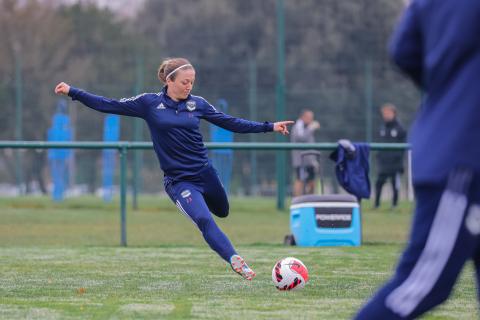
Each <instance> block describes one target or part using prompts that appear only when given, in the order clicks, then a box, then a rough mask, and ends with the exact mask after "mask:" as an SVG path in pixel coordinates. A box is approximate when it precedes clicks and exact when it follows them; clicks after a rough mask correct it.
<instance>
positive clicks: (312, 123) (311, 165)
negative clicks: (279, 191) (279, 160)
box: [290, 109, 320, 197]
mask: <svg viewBox="0 0 480 320" xmlns="http://www.w3.org/2000/svg"><path fill="white" fill-rule="evenodd" d="M318 129H320V123H319V122H318V121H316V120H314V114H313V111H312V110H309V109H305V110H302V112H301V113H300V117H299V119H298V120H297V121H296V122H295V125H294V126H293V127H292V134H291V135H290V140H291V142H293V143H313V142H315V131H316V130H318ZM302 152H304V150H293V151H292V166H293V169H294V171H295V182H294V185H293V195H294V196H295V197H298V196H300V195H302V194H303V193H305V194H312V193H314V192H315V172H316V171H317V170H316V169H317V167H318V166H319V163H318V159H317V156H315V155H305V156H302Z"/></svg>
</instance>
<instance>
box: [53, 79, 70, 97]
mask: <svg viewBox="0 0 480 320" xmlns="http://www.w3.org/2000/svg"><path fill="white" fill-rule="evenodd" d="M69 92H70V86H69V85H68V84H66V83H65V82H60V83H59V84H57V86H56V87H55V93H56V94H63V95H66V96H67V95H68V93H69Z"/></svg>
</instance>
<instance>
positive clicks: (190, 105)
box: [186, 100, 197, 112]
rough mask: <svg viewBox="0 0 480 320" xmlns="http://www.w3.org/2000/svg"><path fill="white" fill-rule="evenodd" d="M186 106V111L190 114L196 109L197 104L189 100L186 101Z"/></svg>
mask: <svg viewBox="0 0 480 320" xmlns="http://www.w3.org/2000/svg"><path fill="white" fill-rule="evenodd" d="M186 106H187V110H188V111H190V112H191V111H193V110H195V109H196V108H197V103H196V102H195V101H193V100H189V101H187V103H186Z"/></svg>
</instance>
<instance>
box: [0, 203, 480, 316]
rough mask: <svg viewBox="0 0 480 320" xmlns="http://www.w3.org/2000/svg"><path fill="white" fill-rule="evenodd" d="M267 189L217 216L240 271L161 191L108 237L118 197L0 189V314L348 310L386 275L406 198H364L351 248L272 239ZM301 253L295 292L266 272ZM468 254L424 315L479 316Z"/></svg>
mask: <svg viewBox="0 0 480 320" xmlns="http://www.w3.org/2000/svg"><path fill="white" fill-rule="evenodd" d="M274 205H275V201H274V199H235V198H234V199H232V209H231V215H230V216H229V217H228V218H227V219H223V220H217V221H218V222H219V224H220V225H221V227H222V229H223V230H224V231H225V232H226V233H227V235H229V236H230V238H231V239H232V242H233V243H234V244H235V245H236V247H237V249H238V251H239V252H240V254H242V255H243V256H244V257H245V258H246V259H247V261H248V262H250V264H251V265H252V267H253V268H254V269H255V270H256V272H257V274H258V276H257V278H256V279H255V280H254V281H252V282H247V281H244V280H243V279H242V278H240V277H239V276H238V275H236V274H234V273H233V272H232V271H231V270H230V269H229V267H227V265H226V264H225V263H224V262H223V261H222V260H221V259H220V258H218V257H217V256H216V255H215V253H213V252H212V251H211V250H210V249H209V248H208V247H207V246H206V244H204V242H203V239H202V238H201V236H200V234H199V232H198V231H197V230H196V229H195V227H194V226H193V224H192V223H191V222H190V221H189V220H188V219H186V218H185V217H184V216H183V215H181V214H180V213H179V212H177V209H176V207H174V205H173V204H171V203H170V202H169V201H168V200H167V199H165V198H161V197H160V198H154V197H142V198H140V209H139V210H136V211H133V210H129V213H128V218H127V219H128V244H129V247H127V248H121V247H119V246H118V244H119V214H118V204H117V203H113V204H104V203H103V202H102V201H100V200H98V199H96V198H78V199H68V200H67V201H65V202H63V203H61V204H54V203H52V202H51V201H50V200H49V199H45V198H15V199H1V200H0V221H1V224H0V318H1V319H231V318H245V319H273V318H275V319H291V318H295V319H349V318H350V317H351V316H352V314H353V313H354V312H355V310H356V309H357V308H358V307H359V306H360V305H361V304H362V303H363V302H364V301H365V299H367V298H368V297H369V296H370V295H371V294H372V292H374V290H375V288H377V287H378V285H380V284H381V283H382V282H383V281H384V280H385V279H387V278H388V276H389V275H390V274H391V272H392V269H393V268H394V266H395V262H396V259H397V257H398V255H399V253H400V252H401V249H402V247H403V245H404V243H405V240H406V238H407V234H408V231H409V223H410V219H411V214H410V211H411V208H410V206H409V205H408V204H407V203H404V204H403V205H402V206H401V208H400V209H399V210H397V212H393V213H392V212H389V211H388V210H380V211H371V210H370V209H369V208H370V206H369V204H368V203H367V204H365V205H364V210H363V211H364V241H365V245H364V246H362V247H360V248H347V247H343V248H298V247H285V246H283V245H282V244H281V243H282V240H283V236H284V235H285V234H287V233H288V231H289V230H288V214H287V213H279V212H277V211H276V210H275V209H274ZM286 256H295V257H297V258H299V259H301V260H302V261H303V262H304V263H305V264H306V265H307V267H308V268H309V271H310V277H311V279H310V281H309V283H308V284H307V286H306V287H305V289H304V290H302V291H299V292H279V291H277V290H276V289H275V288H274V287H273V285H272V282H271V269H272V267H273V264H274V263H275V261H276V260H278V259H279V258H282V257H286ZM475 290H476V289H475V281H474V280H473V269H472V267H471V265H468V267H467V268H466V269H465V271H464V272H463V274H462V276H461V279H460V282H459V284H458V285H457V286H456V287H455V292H454V293H453V295H452V297H451V299H450V300H449V301H448V303H447V304H445V305H443V306H442V307H440V308H438V309H436V310H435V311H434V312H432V313H430V314H428V315H426V316H425V317H424V319H478V312H477V306H476V295H475Z"/></svg>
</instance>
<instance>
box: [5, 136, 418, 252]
mask: <svg viewBox="0 0 480 320" xmlns="http://www.w3.org/2000/svg"><path fill="white" fill-rule="evenodd" d="M205 146H206V147H207V148H208V149H234V150H335V149H336V148H337V146H338V144H337V143H288V142H277V143H269V142H232V143H218V142H207V143H205ZM369 146H370V149H371V150H373V151H382V150H406V149H409V144H407V143H370V144H369ZM152 148H153V143H152V142H129V141H119V142H99V141H85V142H80V141H75V142H50V141H48V142H47V141H0V149H116V150H118V152H119V155H120V245H121V246H127V183H126V181H127V152H128V150H130V149H132V150H139V149H142V150H145V149H152ZM285 195H286V190H285V185H283V184H278V186H277V200H278V201H277V203H283V199H284V198H285ZM279 209H283V208H282V207H281V206H280V207H279Z"/></svg>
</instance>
